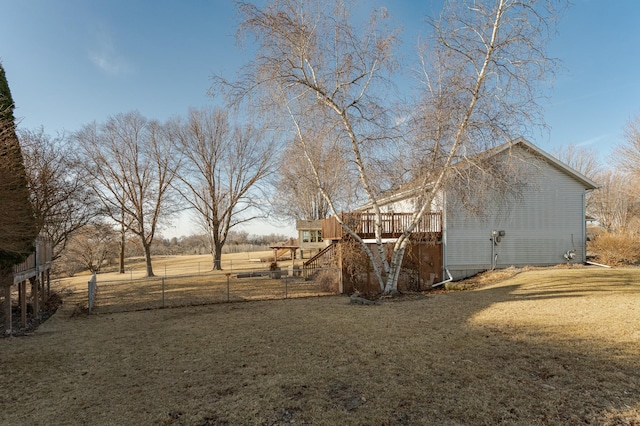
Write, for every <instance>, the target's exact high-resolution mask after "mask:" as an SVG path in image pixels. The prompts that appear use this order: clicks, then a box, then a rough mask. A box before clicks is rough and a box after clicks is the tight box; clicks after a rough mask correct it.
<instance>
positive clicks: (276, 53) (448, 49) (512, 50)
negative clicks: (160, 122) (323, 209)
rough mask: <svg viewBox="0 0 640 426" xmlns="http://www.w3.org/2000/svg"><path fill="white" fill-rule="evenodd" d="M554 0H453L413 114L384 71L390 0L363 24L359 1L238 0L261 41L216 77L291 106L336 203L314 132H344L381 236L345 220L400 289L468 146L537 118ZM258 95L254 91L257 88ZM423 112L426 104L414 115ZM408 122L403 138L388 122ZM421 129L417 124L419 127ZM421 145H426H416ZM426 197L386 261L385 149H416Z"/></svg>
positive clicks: (242, 92) (379, 273)
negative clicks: (422, 231) (425, 220)
mask: <svg viewBox="0 0 640 426" xmlns="http://www.w3.org/2000/svg"><path fill="white" fill-rule="evenodd" d="M556 4H557V2H553V1H515V0H494V1H488V0H487V1H462V2H460V1H449V2H445V6H444V8H443V11H442V13H441V15H440V16H439V17H438V18H437V19H432V20H430V25H431V30H432V31H431V33H430V37H429V38H428V40H427V42H426V43H425V45H424V49H423V55H422V61H423V73H422V77H423V84H424V85H423V87H424V91H423V93H422V97H421V99H420V102H419V104H418V105H417V106H416V107H415V108H413V109H414V110H415V111H416V112H417V113H416V114H415V115H413V116H411V117H404V116H399V115H395V116H394V115H393V114H390V111H389V107H390V106H391V104H390V102H389V100H388V97H387V96H388V92H386V91H385V88H386V87H387V85H386V83H387V82H388V79H387V77H388V76H389V75H390V72H392V71H393V70H394V69H395V67H396V65H397V64H396V61H395V56H394V47H395V45H396V42H397V37H398V34H397V32H396V31H394V30H390V29H388V28H387V26H386V22H387V20H386V18H387V13H386V11H385V10H384V9H381V10H377V11H374V12H373V13H372V14H371V18H370V20H369V22H368V23H367V24H366V25H364V26H362V28H361V31H360V32H359V27H357V26H355V25H354V24H353V23H352V22H353V21H352V18H351V16H350V11H351V10H354V9H355V6H354V4H353V3H352V2H349V1H341V0H335V1H332V2H326V1H319V0H308V1H296V0H274V1H271V2H269V3H268V4H267V5H266V6H265V7H264V8H260V7H258V6H255V5H253V4H248V3H240V4H239V10H240V15H241V19H242V20H241V30H244V31H246V32H248V33H249V34H251V35H253V36H255V38H256V40H257V43H258V46H257V47H258V48H257V53H256V56H255V58H254V60H253V61H252V62H251V63H250V64H248V65H247V66H246V67H245V68H244V69H243V70H242V73H241V77H240V79H239V80H238V81H236V82H231V83H230V82H227V81H225V80H223V79H218V80H217V82H216V84H217V86H216V87H220V88H223V89H227V93H228V94H229V95H230V98H231V99H232V100H234V101H239V100H242V99H244V98H245V97H247V96H249V95H254V96H256V97H257V99H258V102H255V101H254V104H257V105H260V106H261V107H262V108H263V109H265V110H268V111H269V112H270V113H273V111H276V110H277V111H286V112H287V113H288V115H289V120H290V123H291V128H292V129H293V133H294V135H295V137H296V140H297V143H298V144H299V146H300V148H301V150H302V152H304V154H305V159H306V161H307V164H308V165H309V169H310V170H311V171H312V173H313V177H314V180H315V183H316V186H317V187H318V189H319V191H320V192H321V194H322V195H323V197H324V198H325V200H326V201H327V203H328V204H329V208H330V210H331V212H332V213H333V214H336V213H337V211H336V210H337V209H336V205H335V202H334V200H333V198H332V197H331V194H329V193H327V192H326V191H325V190H324V188H323V182H322V177H321V175H320V171H319V164H318V163H317V162H316V161H314V158H313V156H312V155H311V150H310V149H309V139H308V135H309V134H310V131H311V130H312V129H313V130H316V129H318V128H319V127H320V128H322V129H324V130H325V131H327V132H336V133H337V134H338V137H337V138H335V139H334V143H335V149H336V150H337V151H339V152H341V153H343V154H344V155H347V153H348V162H349V164H352V165H353V167H354V169H355V172H356V174H355V176H356V178H357V181H358V183H359V189H360V191H361V193H362V194H363V196H364V197H366V201H367V202H368V204H369V205H370V206H371V210H372V211H373V213H374V214H375V217H376V244H375V249H374V250H371V249H370V248H369V246H368V245H367V244H365V243H364V241H363V240H362V239H361V238H360V237H359V236H358V235H357V233H356V232H355V231H354V230H353V229H351V228H349V226H347V224H345V223H342V226H343V228H344V229H345V231H346V232H347V233H348V234H349V235H351V237H352V238H353V239H355V240H356V241H358V242H359V243H360V244H361V246H362V248H363V249H364V250H365V252H366V253H367V256H368V257H369V258H370V260H371V263H372V265H373V268H374V272H375V275H376V277H377V279H378V282H379V284H380V289H381V291H383V292H384V293H395V292H397V282H398V276H399V273H400V269H401V263H402V258H403V256H404V253H405V249H406V247H407V244H408V242H409V237H410V235H411V232H412V231H413V229H414V228H415V227H416V226H417V224H418V222H419V221H420V219H421V218H422V217H423V215H424V214H425V213H427V212H428V211H429V210H430V208H431V205H432V201H433V199H434V197H435V196H436V194H438V193H439V192H440V191H441V189H442V188H444V186H445V185H446V184H447V183H448V182H450V181H451V180H452V178H453V177H454V175H455V171H456V170H461V168H460V167H458V166H459V165H460V163H461V162H463V161H468V162H470V163H472V161H473V160H472V155H473V154H476V153H478V152H481V151H483V150H484V149H487V148H489V147H491V146H493V145H496V144H499V143H502V142H505V141H508V140H511V139H513V138H514V137H515V136H516V135H521V134H522V133H523V130H524V129H525V126H526V125H530V124H532V123H534V124H538V123H539V120H541V114H540V109H539V106H538V103H537V101H538V99H539V97H540V96H541V92H540V91H539V90H538V89H539V87H540V85H541V84H543V83H544V82H545V81H547V80H548V79H549V74H550V72H551V71H552V65H553V61H551V60H549V58H548V57H547V56H546V54H545V45H546V43H547V41H548V36H549V35H550V32H551V31H552V30H553V21H554V18H555V16H556V15H555V13H556V10H555V8H554V6H555V5H556ZM253 99H256V98H253ZM418 113H419V114H420V115H418ZM394 123H404V124H405V125H406V126H407V127H405V128H404V129H403V130H404V131H403V133H404V136H405V137H404V138H403V139H398V138H397V136H398V135H397V133H396V132H395V129H393V128H392V127H391V126H390V124H394ZM414 129H415V131H413V130H414ZM418 144H419V145H420V146H421V148H420V150H415V148H416V146H418ZM412 150H413V155H414V156H415V155H416V154H419V157H416V161H415V165H419V166H420V168H421V170H420V172H419V173H417V172H416V173H414V176H416V178H417V179H418V181H417V183H416V188H417V189H418V193H419V194H420V196H419V197H418V202H417V203H415V210H414V211H413V216H412V220H411V223H410V224H409V226H408V227H407V228H406V229H405V231H404V233H403V234H402V236H401V237H400V238H398V239H397V241H396V242H395V245H394V247H393V251H392V255H391V259H390V260H387V256H386V253H385V248H384V244H383V241H382V216H381V210H380V201H381V189H382V188H383V187H384V184H385V183H386V182H388V180H386V181H385V179H388V178H387V177H385V176H384V169H385V167H388V165H389V162H388V161H385V160H386V157H387V156H388V155H397V156H398V158H400V159H402V158H409V157H410V155H409V152H411V151H412Z"/></svg>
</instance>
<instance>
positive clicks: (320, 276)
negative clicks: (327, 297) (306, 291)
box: [315, 269, 340, 293]
mask: <svg viewBox="0 0 640 426" xmlns="http://www.w3.org/2000/svg"><path fill="white" fill-rule="evenodd" d="M315 280H316V281H317V282H318V284H319V285H320V289H322V291H326V292H331V293H337V292H338V290H339V288H340V271H338V270H337V269H322V270H320V271H318V272H317V274H316V277H315Z"/></svg>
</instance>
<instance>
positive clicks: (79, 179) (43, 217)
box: [18, 128, 98, 260]
mask: <svg viewBox="0 0 640 426" xmlns="http://www.w3.org/2000/svg"><path fill="white" fill-rule="evenodd" d="M18 137H19V139H20V143H21V145H22V146H23V156H24V161H25V169H26V171H27V181H28V184H29V189H30V193H31V200H32V204H33V207H34V210H35V215H36V218H37V221H38V224H39V227H40V228H42V231H43V232H44V233H45V234H46V235H47V236H48V237H49V238H50V239H51V241H52V244H53V259H54V260H55V259H58V258H59V257H60V254H61V253H62V251H63V250H64V249H65V247H66V245H67V242H68V241H69V239H70V238H71V237H72V236H73V234H74V233H75V232H77V231H78V230H80V229H81V228H82V227H83V226H85V225H87V224H88V223H89V222H90V221H91V220H92V219H93V218H94V217H96V215H97V214H98V208H97V207H98V200H97V199H96V197H95V195H94V194H93V192H92V191H91V189H90V188H89V187H88V186H86V180H87V179H86V175H85V172H84V170H83V168H82V167H81V165H80V164H79V160H78V156H77V155H76V154H75V152H74V150H73V149H72V147H71V146H70V145H69V143H68V141H67V140H66V139H65V138H64V137H57V138H52V137H51V136H49V135H48V134H46V133H44V130H43V129H42V128H40V129H38V130H35V131H32V130H20V131H19V132H18Z"/></svg>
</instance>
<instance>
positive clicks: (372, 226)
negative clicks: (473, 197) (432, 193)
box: [322, 212, 442, 240]
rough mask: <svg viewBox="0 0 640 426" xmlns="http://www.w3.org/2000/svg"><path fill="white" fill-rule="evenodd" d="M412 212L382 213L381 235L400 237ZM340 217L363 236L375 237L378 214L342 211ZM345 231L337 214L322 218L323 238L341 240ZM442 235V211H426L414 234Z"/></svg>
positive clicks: (418, 235) (429, 236) (424, 235)
mask: <svg viewBox="0 0 640 426" xmlns="http://www.w3.org/2000/svg"><path fill="white" fill-rule="evenodd" d="M412 217H413V214H412V213H382V214H381V222H380V225H381V227H382V229H381V236H382V238H398V237H399V236H400V235H402V233H403V232H404V231H405V230H406V229H407V228H408V227H409V224H410V223H411V219H412ZM340 219H341V221H342V222H343V223H345V224H346V225H347V226H349V228H351V229H352V230H354V231H355V232H356V233H357V234H358V235H359V236H360V237H361V238H375V235H376V214H375V213H368V212H351V213H341V214H340ZM345 234H346V233H345V231H344V229H342V225H340V222H339V221H338V218H337V217H336V216H332V217H329V218H327V219H323V220H322V238H323V239H325V240H327V239H329V240H340V239H342V237H344V236H345ZM441 235H442V212H430V213H426V214H425V215H424V216H422V218H421V219H420V221H419V222H418V224H417V225H416V227H415V228H414V229H413V232H412V236H416V237H417V238H433V237H435V238H439V237H440V236H441Z"/></svg>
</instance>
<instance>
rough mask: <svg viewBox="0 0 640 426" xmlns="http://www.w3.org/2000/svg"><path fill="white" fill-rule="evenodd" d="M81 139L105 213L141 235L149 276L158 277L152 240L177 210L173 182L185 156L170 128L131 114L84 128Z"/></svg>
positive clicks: (126, 229) (92, 182)
mask: <svg viewBox="0 0 640 426" xmlns="http://www.w3.org/2000/svg"><path fill="white" fill-rule="evenodd" d="M75 139H76V140H77V142H78V143H79V146H80V148H81V149H82V153H83V156H84V162H85V164H86V165H87V172H88V173H89V175H90V177H91V179H90V180H89V181H88V183H89V184H90V185H91V187H92V189H93V190H94V191H95V193H96V195H97V196H98V198H99V199H100V202H101V203H102V207H103V211H104V214H105V215H106V216H107V217H108V218H109V219H110V220H112V221H113V222H115V223H117V224H118V225H120V227H121V229H122V230H123V231H126V232H131V233H133V234H134V235H136V236H137V237H138V238H139V240H140V243H141V245H142V247H143V250H144V256H145V262H146V270H147V276H149V277H152V276H154V274H153V266H152V263H151V244H152V243H153V239H154V237H155V236H156V232H157V231H158V228H159V227H160V226H161V224H162V221H163V220H167V219H169V218H170V217H171V215H172V214H173V213H175V212H176V206H175V204H174V200H173V199H172V193H171V183H172V181H173V179H174V176H175V170H176V169H177V167H176V162H179V155H178V154H177V153H176V152H174V151H172V146H171V144H170V143H169V140H168V138H167V135H166V132H165V131H164V129H163V127H162V126H161V125H160V124H159V123H157V122H155V121H149V120H147V119H146V118H145V117H143V116H142V115H141V114H140V113H138V112H130V113H126V114H118V115H115V116H112V117H110V118H108V119H107V121H106V122H105V123H103V124H101V125H97V124H95V123H93V124H91V125H87V126H84V127H83V128H82V129H81V130H80V131H79V132H77V133H76V135H75ZM123 234H124V232H123ZM123 237H124V235H123Z"/></svg>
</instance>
